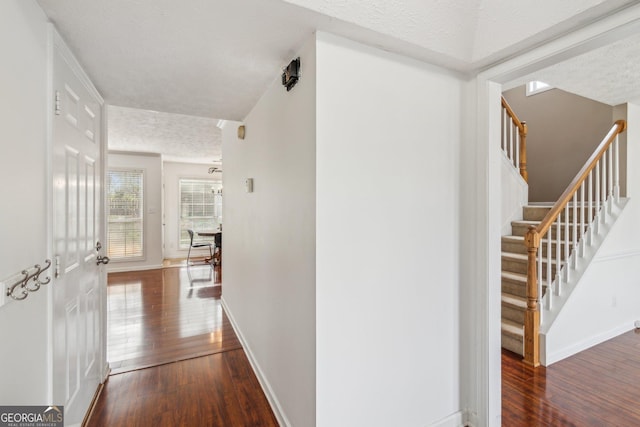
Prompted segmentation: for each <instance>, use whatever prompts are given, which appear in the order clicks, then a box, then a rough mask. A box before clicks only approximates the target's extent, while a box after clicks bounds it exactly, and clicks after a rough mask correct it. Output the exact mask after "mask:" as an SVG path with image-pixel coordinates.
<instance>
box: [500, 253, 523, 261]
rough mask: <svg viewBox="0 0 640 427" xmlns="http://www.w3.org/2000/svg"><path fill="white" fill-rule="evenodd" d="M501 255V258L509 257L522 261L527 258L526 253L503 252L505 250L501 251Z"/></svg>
mask: <svg viewBox="0 0 640 427" xmlns="http://www.w3.org/2000/svg"><path fill="white" fill-rule="evenodd" d="M501 255H502V258H511V259H518V260H523V261H526V260H527V259H529V257H528V255H527V254H519V253H517V252H505V251H502V252H501Z"/></svg>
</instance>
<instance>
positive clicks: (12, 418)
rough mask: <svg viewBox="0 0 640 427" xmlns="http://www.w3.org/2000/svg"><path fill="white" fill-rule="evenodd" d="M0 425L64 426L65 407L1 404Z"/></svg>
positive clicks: (17, 426)
mask: <svg viewBox="0 0 640 427" xmlns="http://www.w3.org/2000/svg"><path fill="white" fill-rule="evenodd" d="M0 427H64V407H62V406H0Z"/></svg>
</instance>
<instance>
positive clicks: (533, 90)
mask: <svg viewBox="0 0 640 427" xmlns="http://www.w3.org/2000/svg"><path fill="white" fill-rule="evenodd" d="M542 85H543V86H542ZM525 88H526V89H525V92H526V95H527V96H532V95H537V94H539V93H542V92H546V91H548V90H551V89H555V88H554V87H553V86H551V85H550V84H549V83H545V82H543V81H541V80H531V81H529V82H527V84H526V85H525Z"/></svg>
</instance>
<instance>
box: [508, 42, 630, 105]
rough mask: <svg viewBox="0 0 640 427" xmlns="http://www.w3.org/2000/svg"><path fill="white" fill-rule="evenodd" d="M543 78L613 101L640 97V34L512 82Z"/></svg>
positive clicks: (595, 97)
mask: <svg viewBox="0 0 640 427" xmlns="http://www.w3.org/2000/svg"><path fill="white" fill-rule="evenodd" d="M530 80H541V81H543V82H545V83H548V84H550V85H551V86H554V87H557V88H560V89H562V90H565V91H567V92H571V93H575V94H576V95H580V96H584V97H585V98H590V99H593V100H596V101H599V102H602V103H605V104H609V105H618V104H622V103H625V102H629V101H634V100H638V99H640V34H637V35H634V36H631V37H628V38H626V39H622V40H619V41H617V42H615V43H612V44H610V45H608V46H604V47H601V48H598V49H595V50H592V51H591V52H587V53H585V54H582V55H579V56H576V57H574V58H571V59H569V60H566V61H564V62H561V63H559V64H556V65H553V66H551V67H548V68H545V69H543V70H540V71H538V72H536V73H532V74H530V75H528V76H525V77H523V78H522V79H518V81H517V82H513V83H511V84H510V85H509V86H510V87H512V86H515V85H518V84H521V83H524V82H526V81H530Z"/></svg>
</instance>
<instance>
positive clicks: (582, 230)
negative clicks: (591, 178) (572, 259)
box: [580, 181, 587, 257]
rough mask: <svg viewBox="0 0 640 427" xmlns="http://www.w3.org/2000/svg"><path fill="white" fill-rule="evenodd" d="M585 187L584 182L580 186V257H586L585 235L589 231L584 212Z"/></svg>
mask: <svg viewBox="0 0 640 427" xmlns="http://www.w3.org/2000/svg"><path fill="white" fill-rule="evenodd" d="M584 186H585V182H584V181H583V182H582V185H580V256H581V257H583V256H584V250H585V244H586V240H587V239H586V238H585V235H584V233H585V232H586V231H587V227H586V223H585V221H584V210H585V205H584V204H585V200H584Z"/></svg>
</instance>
